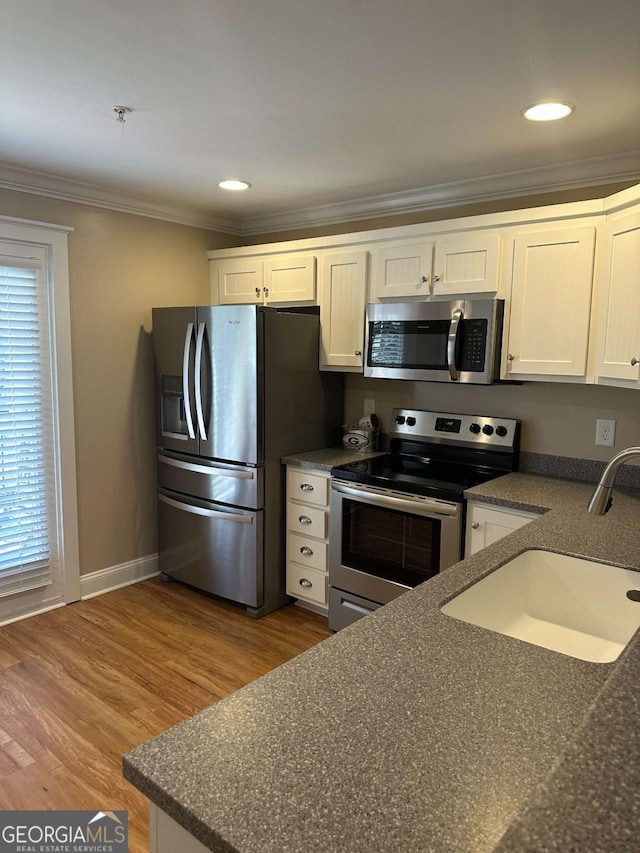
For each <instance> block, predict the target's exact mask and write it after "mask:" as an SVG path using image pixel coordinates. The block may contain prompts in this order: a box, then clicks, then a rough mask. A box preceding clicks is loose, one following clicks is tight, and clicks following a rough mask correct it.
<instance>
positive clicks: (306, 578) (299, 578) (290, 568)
mask: <svg viewBox="0 0 640 853" xmlns="http://www.w3.org/2000/svg"><path fill="white" fill-rule="evenodd" d="M287 594H288V595H293V596H294V597H295V598H306V599H308V600H309V601H313V602H314V604H321V605H323V606H325V607H326V604H327V576H326V575H325V574H323V573H322V572H316V571H315V570H314V569H305V567H304V566H299V565H297V564H296V563H288V564H287Z"/></svg>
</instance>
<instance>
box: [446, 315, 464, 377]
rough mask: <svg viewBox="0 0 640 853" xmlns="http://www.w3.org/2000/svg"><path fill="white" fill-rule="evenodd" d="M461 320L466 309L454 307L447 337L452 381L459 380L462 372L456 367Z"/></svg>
mask: <svg viewBox="0 0 640 853" xmlns="http://www.w3.org/2000/svg"><path fill="white" fill-rule="evenodd" d="M460 320H464V311H463V310H462V308H454V309H453V311H452V313H451V324H450V326H449V335H448V337H447V367H448V368H449V376H450V377H451V381H452V382H458V380H459V379H460V374H459V373H458V368H457V367H456V346H457V344H458V333H459V331H460Z"/></svg>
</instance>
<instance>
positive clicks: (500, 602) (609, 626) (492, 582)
mask: <svg viewBox="0 0 640 853" xmlns="http://www.w3.org/2000/svg"><path fill="white" fill-rule="evenodd" d="M630 590H635V593H634V595H635V598H636V599H640V572H634V571H631V570H630V569H623V568H620V567H619V566H609V565H606V564H604V563H595V562H593V561H591V560H583V559H581V558H579V557H570V556H568V555H566V554H554V553H553V552H551V551H525V552H524V553H523V554H520V555H519V556H517V557H514V559H513V560H510V561H509V562H508V563H505V564H504V565H503V566H500V568H499V569H496V570H495V571H494V572H491V574H489V575H487V576H486V577H484V578H482V579H481V580H479V581H477V583H475V584H474V585H473V586H471V587H469V588H468V589H466V590H465V591H464V592H461V593H460V595H458V596H456V598H454V599H452V600H451V601H450V602H449V603H448V604H445V605H444V607H443V608H442V612H443V613H445V614H446V615H447V616H452V617H454V618H455V619H461V620H462V621H463V622H470V623H471V624H472V625H478V626H479V627H481V628H488V629H489V630H491V631H497V632H498V633H499V634H505V635H506V636H507V637H516V638H517V639H519V640H524V641H525V642H527V643H533V644H534V645H536V646H543V647H544V648H545V649H552V650H553V651H555V652H561V653H562V654H564V655H569V656H571V657H574V658H579V659H580V660H587V661H592V662H594V663H609V662H611V661H614V660H616V659H617V658H618V656H619V655H620V652H621V651H622V650H623V649H624V647H625V646H626V645H627V643H628V642H629V640H630V639H631V637H632V636H633V635H634V634H635V632H636V630H637V629H638V628H639V627H640V600H631V599H630V598H628V597H627V592H629V591H630Z"/></svg>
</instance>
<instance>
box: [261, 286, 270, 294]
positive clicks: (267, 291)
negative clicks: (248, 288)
mask: <svg viewBox="0 0 640 853" xmlns="http://www.w3.org/2000/svg"><path fill="white" fill-rule="evenodd" d="M262 289H263V291H264V295H265V296H268V295H269V288H268V287H263V288H262Z"/></svg>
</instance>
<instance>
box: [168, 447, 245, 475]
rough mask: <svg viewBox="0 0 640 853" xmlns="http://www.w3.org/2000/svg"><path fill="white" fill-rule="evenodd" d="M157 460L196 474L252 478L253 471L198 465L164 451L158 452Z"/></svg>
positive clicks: (222, 466)
mask: <svg viewBox="0 0 640 853" xmlns="http://www.w3.org/2000/svg"><path fill="white" fill-rule="evenodd" d="M158 462H162V463H164V464H165V465H173V467H174V468H182V469H183V470H184V471H193V472H194V473H196V474H207V475H208V476H209V477H235V478H236V479H238V480H253V476H254V475H253V471H241V470H236V469H234V468H231V467H229V468H227V467H225V466H224V465H216V466H215V467H214V466H213V465H211V466H209V465H198V464H196V463H195V462H183V461H182V460H181V459H172V457H171V456H165V455H164V453H158Z"/></svg>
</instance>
